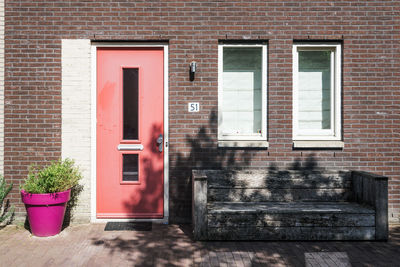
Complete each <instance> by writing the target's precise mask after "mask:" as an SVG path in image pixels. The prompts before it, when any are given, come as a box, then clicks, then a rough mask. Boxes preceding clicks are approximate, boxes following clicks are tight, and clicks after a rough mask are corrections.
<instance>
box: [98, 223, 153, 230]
mask: <svg viewBox="0 0 400 267" xmlns="http://www.w3.org/2000/svg"><path fill="white" fill-rule="evenodd" d="M152 226H153V224H152V223H151V222H108V223H107V224H106V227H105V228H104V231H151V230H152Z"/></svg>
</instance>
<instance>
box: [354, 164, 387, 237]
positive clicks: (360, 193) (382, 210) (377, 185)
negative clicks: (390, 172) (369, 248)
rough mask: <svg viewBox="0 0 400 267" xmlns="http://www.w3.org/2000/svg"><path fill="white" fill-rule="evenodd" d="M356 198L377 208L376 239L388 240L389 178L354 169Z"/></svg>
mask: <svg viewBox="0 0 400 267" xmlns="http://www.w3.org/2000/svg"><path fill="white" fill-rule="evenodd" d="M352 179H353V184H354V188H355V200H356V201H357V202H359V203H364V204H368V205H370V206H372V207H373V208H374V209H375V212H376V217H375V225H376V240H387V239H388V234H389V222H388V178H387V177H385V176H380V175H376V174H372V173H367V172H361V171H353V172H352Z"/></svg>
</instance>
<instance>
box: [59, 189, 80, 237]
mask: <svg viewBox="0 0 400 267" xmlns="http://www.w3.org/2000/svg"><path fill="white" fill-rule="evenodd" d="M82 191H83V185H80V184H78V185H76V186H74V187H73V188H72V190H71V199H70V200H69V201H68V203H67V209H66V210H65V216H64V222H63V226H62V230H64V229H65V228H66V227H68V226H69V225H70V224H71V221H73V212H74V208H75V207H76V205H78V198H79V195H80V194H81V193H82ZM62 230H61V231H62Z"/></svg>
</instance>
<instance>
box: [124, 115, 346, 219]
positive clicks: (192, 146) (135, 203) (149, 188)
mask: <svg viewBox="0 0 400 267" xmlns="http://www.w3.org/2000/svg"><path fill="white" fill-rule="evenodd" d="M217 121H218V116H217V112H216V110H213V111H212V112H211V114H210V118H209V121H208V126H207V127H206V126H200V127H199V128H198V129H197V132H196V133H195V134H193V135H192V134H190V135H189V134H186V136H185V139H184V140H185V143H184V144H180V145H179V149H176V148H175V147H174V145H176V144H174V142H172V146H170V168H169V187H170V194H169V195H170V201H169V205H170V220H171V222H173V223H190V222H191V208H192V206H191V199H192V182H191V172H192V170H193V169H210V170H221V169H222V170H240V169H249V168H253V169H255V167H253V166H251V162H252V158H253V155H254V154H256V153H257V150H260V149H257V148H240V149H239V148H237V149H234V148H218V146H217V144H216V140H217V134H218V133H217V127H216V125H217ZM160 132H162V127H161V126H160V125H153V127H152V130H151V132H150V133H148V134H149V135H150V136H151V138H150V140H151V141H150V144H147V146H146V147H151V148H152V149H151V151H150V153H149V154H146V156H145V157H142V161H141V163H142V164H143V165H144V167H143V169H142V170H143V172H144V174H145V176H146V177H148V178H147V179H149V180H148V181H147V185H146V187H145V188H143V189H142V191H141V195H142V196H144V197H143V198H142V199H140V198H138V195H137V194H132V195H131V196H130V199H129V200H128V201H126V202H125V203H124V206H125V209H126V211H127V212H132V211H137V210H144V211H145V210H154V209H155V207H157V206H162V204H163V203H162V200H160V198H158V197H157V196H159V195H163V185H162V184H161V183H160V182H159V181H158V180H157V179H154V177H159V176H160V175H162V172H163V169H162V167H161V168H160V166H158V165H157V166H156V165H154V161H153V159H154V158H160V157H162V154H161V153H159V151H158V146H157V143H156V140H157V137H158V135H159V133H160ZM170 144H171V142H170ZM266 160H268V159H266ZM263 165H264V166H268V167H266V169H265V177H264V190H259V189H253V190H251V191H249V190H245V189H238V190H236V193H235V198H236V197H237V198H239V199H247V200H246V201H249V200H250V199H265V195H266V194H267V195H268V196H270V198H272V199H271V200H272V201H285V200H289V201H302V200H306V201H307V200H309V199H311V200H313V199H324V198H325V199H327V200H335V199H337V200H343V199H344V200H346V197H347V195H348V194H347V193H346V192H345V190H343V189H341V185H340V184H338V183H340V181H339V182H337V181H335V180H332V177H330V176H329V175H325V174H323V170H322V169H320V168H319V167H318V162H317V160H316V158H315V157H314V155H310V156H308V157H307V158H306V159H305V160H302V159H300V158H297V159H295V160H294V161H293V163H292V164H291V165H290V166H288V167H287V168H286V169H284V170H282V169H278V167H277V164H276V162H274V161H271V162H269V163H268V162H267V163H265V164H263ZM292 171H296V172H297V173H300V174H301V175H302V176H303V178H304V179H303V181H301V182H300V183H299V181H297V180H293V179H292V178H291V176H292V174H291V172H292ZM343 175H344V176H345V174H343ZM271 178H274V179H271ZM280 179H282V180H284V184H283V182H282V183H281V184H279V180H280ZM237 182H239V181H237ZM240 182H241V183H246V181H244V180H240ZM302 183H306V184H302ZM335 183H336V184H335ZM282 184H283V185H282ZM280 185H282V186H280ZM248 186H251V185H248ZM335 186H336V187H337V188H336V189H335ZM245 187H246V186H245V185H244V186H242V188H245ZM298 187H300V188H298ZM307 187H308V188H312V189H315V188H317V189H318V188H321V190H313V191H310V192H309V193H310V194H311V195H310V194H309V195H307V194H304V193H303V192H301V190H300V189H307ZM324 188H334V190H325V189H324ZM303 191H305V190H303ZM249 192H250V193H249ZM226 197H227V198H228V199H226V200H225V201H230V200H234V199H229V194H228V195H226ZM273 198H275V199H273ZM307 198H308V199H307ZM267 201H268V200H267Z"/></svg>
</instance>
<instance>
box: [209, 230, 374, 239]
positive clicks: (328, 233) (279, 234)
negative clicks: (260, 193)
mask: <svg viewBox="0 0 400 267" xmlns="http://www.w3.org/2000/svg"><path fill="white" fill-rule="evenodd" d="M208 237H209V239H210V240H373V239H375V227H224V228H213V227H210V228H209V229H208Z"/></svg>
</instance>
